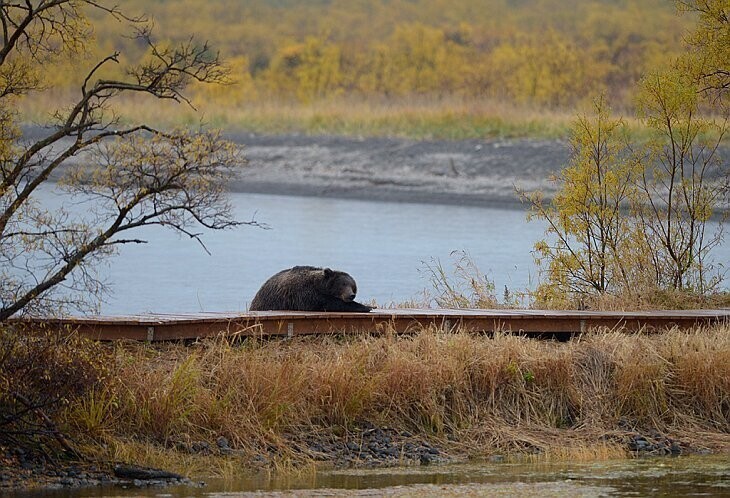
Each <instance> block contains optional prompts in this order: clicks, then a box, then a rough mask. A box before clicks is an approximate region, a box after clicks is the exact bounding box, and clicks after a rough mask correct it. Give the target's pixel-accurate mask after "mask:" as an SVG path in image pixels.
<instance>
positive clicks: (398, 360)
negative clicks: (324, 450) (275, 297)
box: [65, 326, 730, 475]
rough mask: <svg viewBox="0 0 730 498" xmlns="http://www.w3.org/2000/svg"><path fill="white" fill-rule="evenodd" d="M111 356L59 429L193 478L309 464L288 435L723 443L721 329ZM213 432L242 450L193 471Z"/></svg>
mask: <svg viewBox="0 0 730 498" xmlns="http://www.w3.org/2000/svg"><path fill="white" fill-rule="evenodd" d="M113 357H114V359H115V367H114V376H115V378H116V381H115V383H113V384H111V385H110V388H109V389H106V390H103V391H94V392H93V393H91V394H89V396H93V397H94V401H93V402H91V401H90V400H88V399H87V400H86V402H83V403H76V404H74V405H72V406H70V407H69V408H68V411H67V412H66V417H65V420H66V421H67V422H68V427H69V430H70V431H71V432H72V433H73V434H75V436H76V437H77V438H81V439H83V440H85V441H86V442H87V443H88V444H91V445H93V447H94V448H96V450H95V451H96V453H97V455H99V456H100V457H104V458H114V459H132V460H134V461H137V462H140V463H144V462H148V463H154V462H156V463H157V465H160V462H165V463H166V464H167V465H168V466H170V467H171V468H174V469H178V470H181V471H186V472H190V473H192V474H193V475H195V474H196V473H198V472H202V470H201V469H205V468H208V471H207V472H208V473H214V474H223V475H226V474H227V473H228V472H231V471H233V469H235V468H241V466H245V465H247V464H250V463H251V461H252V459H253V458H254V457H255V456H256V455H258V454H264V455H267V457H271V458H272V459H273V463H274V464H275V465H280V466H294V467H296V466H302V465H306V464H307V463H309V462H308V460H307V458H306V456H303V455H302V454H301V453H299V452H297V451H296V448H295V443H294V442H293V441H294V440H295V439H296V437H295V436H296V435H301V434H310V435H311V434H326V435H328V437H333V436H334V437H337V436H342V435H343V434H347V433H348V431H350V430H351V429H352V428H353V427H355V426H356V425H358V424H360V423H362V422H364V421H367V422H371V423H373V424H376V425H379V426H388V427H394V428H397V429H400V430H408V431H410V432H413V433H416V434H420V435H423V436H424V437H427V438H433V439H434V440H438V441H440V443H441V444H443V445H445V446H446V447H449V448H451V449H452V450H453V451H458V452H463V453H465V454H470V455H474V456H477V455H485V454H490V453H493V452H497V451H498V452H506V453H508V454H515V455H524V454H527V455H534V456H533V458H538V459H540V458H542V459H545V458H549V459H571V460H574V459H596V458H610V457H616V456H619V455H623V454H625V450H624V446H623V445H622V443H621V436H622V434H625V429H621V428H620V427H624V428H625V427H626V424H627V423H628V424H630V425H632V426H635V427H637V428H655V429H657V430H659V431H661V432H663V433H668V434H672V435H674V436H675V437H687V438H690V439H691V438H692V435H693V434H695V433H699V432H703V433H704V434H705V436H704V437H703V440H700V441H695V442H696V443H698V444H708V445H710V446H711V444H710V442H711V441H715V442H716V443H717V445H719V446H720V447H724V446H723V445H728V444H730V328H729V327H728V326H723V327H715V328H711V329H698V330H693V331H690V332H681V331H678V330H674V331H669V332H667V333H665V334H661V335H625V334H622V333H620V332H615V331H614V332H601V333H595V334H591V335H587V336H585V337H583V338H582V339H580V340H575V341H572V342H569V343H552V342H545V341H536V340H530V339H525V338H520V337H514V336H508V335H497V336H495V337H485V336H475V335H470V334H466V333H461V332H457V333H446V332H444V331H441V330H438V329H427V330H422V331H420V332H418V333H416V334H414V335H411V336H395V335H393V334H387V333H386V334H385V335H381V336H361V337H353V338H332V337H328V338H319V337H315V338H298V339H294V340H290V341H265V342H257V341H248V342H244V343H242V344H232V343H230V342H228V341H227V340H224V339H218V340H210V341H203V342H200V343H197V344H195V345H193V346H182V345H161V346H155V347H152V346H144V345H139V344H126V345H118V346H116V347H115V350H114V353H113ZM100 420H101V421H102V422H99V421H100ZM218 436H225V437H226V438H228V440H229V441H230V442H231V445H232V446H233V447H235V448H237V449H239V450H243V451H242V456H241V457H239V458H238V460H237V462H238V463H237V464H236V465H231V463H230V460H226V459H218V460H217V461H220V462H221V463H220V464H219V465H218V464H216V465H214V464H213V463H211V462H209V461H204V464H202V465H201V463H200V460H199V459H198V460H196V459H195V458H191V457H189V456H187V455H183V454H181V453H180V452H177V451H175V450H174V447H175V445H176V444H177V443H178V442H180V441H183V442H189V441H193V440H205V441H209V442H214V441H215V439H216V438H217V437H218ZM713 438H714V439H713ZM99 443H104V445H105V447H106V449H105V450H103V449H101V448H102V446H101V445H100V444H99ZM725 449H727V447H726V448H725ZM211 465H213V467H215V470H210V469H211Z"/></svg>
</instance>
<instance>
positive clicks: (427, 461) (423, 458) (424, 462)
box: [420, 453, 431, 465]
mask: <svg viewBox="0 0 730 498" xmlns="http://www.w3.org/2000/svg"><path fill="white" fill-rule="evenodd" d="M420 461H421V465H429V464H430V463H431V455H429V454H428V453H425V454H423V455H421V458H420Z"/></svg>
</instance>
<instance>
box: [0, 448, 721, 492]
mask: <svg viewBox="0 0 730 498" xmlns="http://www.w3.org/2000/svg"><path fill="white" fill-rule="evenodd" d="M728 495H730V463H729V460H728V456H727V455H717V456H687V457H663V458H640V459H635V460H613V461H603V462H585V463H559V462H558V463H487V462H481V463H468V464H456V465H443V466H421V467H391V468H381V469H360V470H358V469H344V470H337V471H320V472H316V473H304V474H301V475H291V474H289V475H274V474H267V473H264V474H260V475H254V476H248V477H239V478H236V479H231V480H222V479H212V480H208V481H207V482H206V484H205V485H204V486H201V487H189V486H180V487H171V488H148V489H139V488H132V489H120V488H90V489H76V490H49V491H46V492H38V491H35V492H32V493H22V492H21V493H14V494H10V495H9V496H12V497H14V498H25V497H28V496H45V497H48V498H81V497H92V496H94V497H96V496H98V497H113V496H120V497H121V496H146V497H187V496H190V497H192V496H195V497H209V498H218V497H244V496H260V497H281V496H297V497H300V496H307V497H311V496H368V497H374V496H388V497H416V498H427V497H442V496H443V497H475V496H541V497H561V498H562V497H614V496H615V497H623V496H625V497H628V496H682V497H686V496H718V497H720V496H728Z"/></svg>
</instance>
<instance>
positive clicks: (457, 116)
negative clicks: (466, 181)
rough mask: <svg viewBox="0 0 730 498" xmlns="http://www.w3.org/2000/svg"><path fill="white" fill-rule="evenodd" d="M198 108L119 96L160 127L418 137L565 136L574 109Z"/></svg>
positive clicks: (359, 104) (423, 103)
mask: <svg viewBox="0 0 730 498" xmlns="http://www.w3.org/2000/svg"><path fill="white" fill-rule="evenodd" d="M64 102H66V103H67V104H66V105H70V103H71V102H72V96H71V95H68V94H66V93H64V92H60V91H56V92H47V93H46V94H43V95H38V96H37V97H36V98H33V99H30V98H28V99H25V100H24V101H22V102H21V105H20V110H21V113H22V117H23V121H25V122H26V123H44V122H47V121H48V119H49V115H50V110H54V109H57V108H59V107H60V108H63V107H64ZM193 104H194V106H195V109H193V108H191V107H189V106H187V105H184V104H179V105H177V104H174V103H170V102H159V101H155V100H153V99H148V98H144V97H140V96H128V97H124V98H120V99H119V102H118V103H117V106H116V107H115V109H114V111H115V112H116V113H117V114H118V115H119V116H120V117H121V119H122V121H128V122H146V123H149V124H153V125H156V126H180V125H191V126H197V125H199V124H200V122H201V120H202V121H203V122H205V123H206V124H209V125H212V126H214V127H217V128H223V129H225V130H227V131H251V132H258V133H272V134H274V133H305V134H311V135H317V134H336V135H345V136H397V137H406V138H413V139H448V140H457V139H470V138H491V137H507V138H508V137H537V138H558V137H564V136H566V135H567V131H568V129H569V126H570V122H571V120H572V115H571V111H570V110H565V111H554V110H548V109H544V110H543V109H535V108H528V107H525V106H518V105H514V104H508V103H504V102H497V101H493V100H484V99H479V100H475V99H471V100H463V99H459V98H420V99H417V98H398V99H393V100H386V99H375V100H367V99H358V98H351V97H350V98H345V97H342V98H333V99H326V100H320V101H316V102H313V103H310V104H305V103H300V102H296V101H286V100H271V99H262V100H260V101H249V102H241V103H238V104H233V105H232V104H231V103H226V102H218V101H216V100H210V99H205V98H200V97H199V98H193Z"/></svg>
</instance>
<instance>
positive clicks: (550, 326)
mask: <svg viewBox="0 0 730 498" xmlns="http://www.w3.org/2000/svg"><path fill="white" fill-rule="evenodd" d="M718 322H726V323H730V309H727V308H726V309H718V310H689V311H681V310H662V311H631V312H622V311H613V312H596V311H555V310H504V309H498V310H482V309H403V308H396V309H378V310H374V311H372V312H371V313H321V312H301V311H300V312H297V311H271V312H248V313H223V312H207V313H191V314H178V313H175V314H173V313H156V314H145V315H126V316H84V317H75V316H70V317H63V318H29V319H11V320H10V323H11V324H14V325H15V326H17V327H39V326H44V327H54V328H61V329H68V330H72V329H73V330H78V332H79V333H80V334H83V335H84V336H87V337H91V338H94V339H99V340H117V339H131V340H138V341H146V340H152V341H164V340H180V339H196V338H202V337H211V336H217V335H219V334H221V333H223V334H226V335H240V336H262V337H265V336H294V335H303V334H337V333H344V334H353V333H361V332H370V333H381V332H384V331H386V330H393V331H395V332H397V333H408V332H411V331H414V330H417V329H419V328H421V327H428V326H436V327H440V328H444V329H447V330H455V329H464V330H467V331H472V332H480V333H485V332H486V333H489V332H495V331H505V332H509V333H515V334H524V335H528V336H543V335H546V334H547V335H552V336H560V337H563V336H565V335H570V334H576V333H581V332H585V331H588V330H590V329H592V328H596V327H606V328H609V329H613V328H622V329H623V330H627V331H637V330H641V329H646V330H661V329H668V328H671V327H680V328H688V327H693V326H695V325H698V324H713V323H718Z"/></svg>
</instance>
